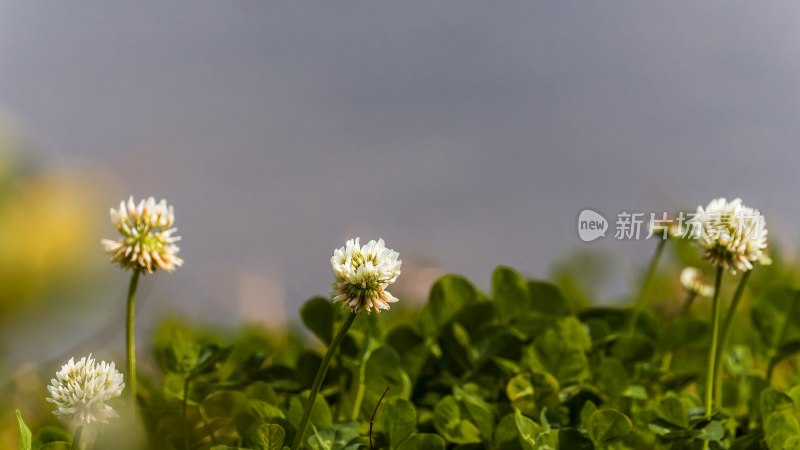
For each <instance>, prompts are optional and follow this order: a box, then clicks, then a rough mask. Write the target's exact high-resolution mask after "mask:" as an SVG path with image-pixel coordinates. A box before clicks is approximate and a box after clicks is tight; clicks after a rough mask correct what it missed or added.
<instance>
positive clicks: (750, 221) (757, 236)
mask: <svg viewBox="0 0 800 450" xmlns="http://www.w3.org/2000/svg"><path fill="white" fill-rule="evenodd" d="M696 218H697V225H698V226H699V227H698V230H697V238H698V245H699V246H700V247H701V248H702V249H703V257H704V258H705V259H707V260H708V261H710V262H711V263H712V264H714V265H715V266H718V267H722V268H725V269H730V270H731V271H733V272H734V273H735V272H736V271H737V270H741V271H744V272H746V271H748V270H751V269H752V268H753V263H755V262H759V263H762V264H769V262H770V259H769V256H767V253H766V252H767V228H766V219H765V218H764V216H763V215H761V213H760V212H759V211H758V210H757V209H753V208H750V207H747V206H745V205H743V204H742V201H741V200H740V199H738V198H737V199H735V200H733V201H730V202H728V201H726V200H725V199H724V198H718V199H715V200H712V201H711V203H709V204H708V206H706V207H705V208H703V207H702V206H698V207H697V216H696Z"/></svg>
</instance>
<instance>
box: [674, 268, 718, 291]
mask: <svg viewBox="0 0 800 450" xmlns="http://www.w3.org/2000/svg"><path fill="white" fill-rule="evenodd" d="M681 285H682V286H683V288H684V289H686V291H688V292H690V293H692V294H694V295H699V296H701V297H711V296H712V295H714V287H713V286H711V285H710V284H708V283H706V280H705V278H703V273H702V272H700V270H698V269H696V268H694V267H686V268H684V269H683V270H682V271H681Z"/></svg>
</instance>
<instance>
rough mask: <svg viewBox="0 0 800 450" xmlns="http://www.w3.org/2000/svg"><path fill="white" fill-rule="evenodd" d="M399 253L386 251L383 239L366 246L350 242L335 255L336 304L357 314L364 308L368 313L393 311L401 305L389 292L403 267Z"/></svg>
mask: <svg viewBox="0 0 800 450" xmlns="http://www.w3.org/2000/svg"><path fill="white" fill-rule="evenodd" d="M399 256H400V254H399V253H397V252H396V251H394V250H392V249H390V248H386V245H385V244H384V242H383V239H379V240H378V241H374V240H373V241H369V242H367V243H366V244H364V245H363V246H361V245H360V243H359V238H355V239H350V240H349V241H347V243H346V244H345V246H344V247H341V248H339V249H337V250H335V251H334V252H333V256H331V267H332V268H333V274H334V275H335V277H336V280H335V281H334V283H333V301H334V302H341V303H342V306H343V307H350V308H351V309H352V310H353V311H354V312H358V311H360V310H361V309H362V308H363V309H366V310H367V313H370V312H371V311H375V312H376V313H378V314H380V312H381V310H383V309H389V303H394V302H396V301H397V298H395V297H394V296H393V295H392V294H391V293H389V291H387V290H386V288H387V287H388V286H389V285H390V284H392V283H394V282H395V280H397V277H398V276H399V275H400V265H401V264H402V263H403V262H402V261H400V259H398V257H399Z"/></svg>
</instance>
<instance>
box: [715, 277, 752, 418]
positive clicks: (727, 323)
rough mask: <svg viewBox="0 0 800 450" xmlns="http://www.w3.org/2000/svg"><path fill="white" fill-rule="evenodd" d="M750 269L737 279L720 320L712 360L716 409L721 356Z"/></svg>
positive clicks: (718, 404)
mask: <svg viewBox="0 0 800 450" xmlns="http://www.w3.org/2000/svg"><path fill="white" fill-rule="evenodd" d="M751 272H752V270H748V271H747V272H745V273H743V274H742V279H741V280H739V285H738V286H737V287H736V292H734V293H733V300H731V306H729V307H728V312H727V313H725V320H724V321H723V322H722V331H721V334H720V340H719V349H717V357H716V360H715V361H714V362H715V364H716V366H715V367H714V391H715V392H716V396H715V398H716V403H715V404H716V406H717V408H718V409H720V408H722V395H723V392H722V358H723V356H724V355H725V350H726V349H727V347H728V341H730V339H731V327H732V326H733V319H734V316H735V315H736V308H737V307H738V306H739V301H741V299H742V294H744V286H745V284H747V280H748V279H749V278H750V273H751Z"/></svg>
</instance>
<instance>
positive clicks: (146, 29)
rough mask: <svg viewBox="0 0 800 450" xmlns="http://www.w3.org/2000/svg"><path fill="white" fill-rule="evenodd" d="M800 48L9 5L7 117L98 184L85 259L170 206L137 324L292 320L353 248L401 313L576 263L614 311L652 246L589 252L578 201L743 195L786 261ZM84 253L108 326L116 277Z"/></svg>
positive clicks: (433, 6)
mask: <svg viewBox="0 0 800 450" xmlns="http://www.w3.org/2000/svg"><path fill="white" fill-rule="evenodd" d="M798 43H800V4H798V3H796V2H789V1H785V2H782V1H772V2H744V1H711V2H692V1H670V2H642V1H640V0H636V1H633V0H632V1H604V2H590V1H547V2H542V1H526V2H516V1H511V2H505V1H502V2H494V1H493V2H477V1H464V0H458V1H455V0H452V1H435V2H430V1H410V0H404V1H397V2H352V1H341V2H322V1H317V2H272V1H219V0H216V1H193V2H134V1H129V2H107V1H92V2H87V1H81V2H30V1H3V2H2V3H0V108H2V109H3V110H4V111H5V116H6V117H8V118H11V120H13V121H14V123H16V124H17V125H16V126H17V129H18V130H22V131H21V132H22V133H24V134H25V135H26V136H27V138H28V139H29V140H30V141H31V142H33V143H34V144H35V145H34V146H33V147H31V148H32V150H30V151H31V152H32V153H35V159H36V160H37V161H38V162H39V164H41V165H42V166H44V167H45V168H46V169H48V170H78V171H89V172H91V173H100V174H102V182H101V183H100V184H101V187H100V188H99V189H98V193H99V195H100V197H101V199H102V201H101V202H100V203H101V206H102V207H98V208H96V209H94V210H96V211H97V213H96V217H90V218H89V219H90V220H91V221H92V222H96V223H99V224H102V225H103V226H102V227H100V228H101V229H102V236H97V239H98V240H99V239H100V238H101V237H103V236H108V237H110V236H113V229H112V228H111V226H110V224H109V223H108V218H107V207H110V206H112V205H114V204H115V203H117V202H118V200H119V199H120V198H126V197H127V196H128V194H131V193H132V194H134V195H135V196H137V197H141V196H146V195H155V196H157V197H166V198H167V199H169V201H170V202H171V203H172V204H174V205H175V208H176V214H177V226H178V228H179V231H180V233H179V234H181V235H182V236H183V242H182V246H181V247H182V253H181V255H182V256H183V257H184V259H185V260H186V264H185V266H184V267H183V268H181V269H180V270H179V271H177V272H176V273H175V274H173V275H158V276H157V277H154V278H153V277H150V278H148V280H146V282H145V286H144V287H143V289H144V292H145V296H149V297H151V298H149V299H148V300H147V301H148V303H147V305H148V306H147V308H150V309H149V310H148V311H149V312H143V314H144V315H145V316H144V317H145V319H143V320H145V322H147V321H148V320H150V321H152V320H154V319H153V317H154V316H156V315H158V314H162V313H165V312H170V311H179V312H183V313H187V314H190V315H191V316H192V317H196V318H198V319H201V320H212V321H218V322H220V323H235V322H236V321H239V320H242V319H244V320H249V321H255V322H263V323H279V322H282V321H284V320H286V319H288V320H297V319H296V317H297V315H296V310H297V307H298V306H299V305H300V304H301V302H302V301H303V300H305V299H306V298H308V297H310V296H312V295H315V294H324V293H326V292H327V291H328V288H329V283H330V280H331V275H330V266H329V263H328V258H329V257H330V255H331V253H332V250H333V249H334V247H338V246H340V245H342V244H343V243H344V241H345V240H346V239H347V238H349V237H351V236H361V237H362V239H369V238H373V237H383V238H384V239H385V240H386V242H387V244H388V246H390V247H392V248H394V249H396V250H398V251H399V252H400V253H401V256H402V258H403V260H404V261H405V264H404V269H406V271H405V273H406V274H407V275H404V277H401V279H400V281H399V283H398V284H399V286H398V287H397V288H398V290H400V291H401V292H403V293H406V294H407V295H408V296H412V297H413V296H418V295H421V294H420V293H424V292H425V291H426V290H427V289H428V287H429V285H430V282H431V281H432V280H433V279H434V278H435V277H436V276H437V275H438V274H439V273H442V272H457V273H462V274H465V275H467V276H469V277H471V278H472V279H474V280H475V281H476V282H477V284H478V285H479V286H480V287H481V288H488V284H489V279H490V274H491V270H492V268H493V267H494V266H496V265H497V264H501V263H502V264H509V265H512V266H514V267H517V268H518V269H519V270H521V271H522V272H523V273H525V274H527V275H531V276H538V277H546V276H547V275H548V270H549V268H550V267H551V266H552V264H553V263H556V262H558V261H559V260H562V259H563V258H564V257H565V255H566V254H567V253H568V252H570V251H572V250H575V249H587V248H588V249H593V250H598V251H601V252H607V253H608V254H609V255H611V257H610V259H609V261H610V263H609V265H612V264H613V270H612V273H613V274H614V276H615V277H616V278H615V279H616V280H617V282H611V283H610V284H611V285H612V287H611V288H610V289H608V290H607V291H606V293H605V294H604V295H605V296H607V297H608V298H615V297H619V296H621V295H624V292H625V289H626V288H627V283H628V282H629V281H630V280H631V279H632V277H633V276H635V275H636V270H637V269H639V268H640V267H641V266H642V265H644V263H645V261H646V259H647V258H648V256H649V254H650V252H651V251H652V248H653V244H652V242H647V241H644V240H642V241H633V242H618V241H616V240H614V239H613V238H608V237H607V238H606V239H603V240H600V241H598V242H595V243H592V244H584V243H581V242H580V241H579V240H578V238H577V234H576V224H575V221H576V218H577V215H578V213H579V212H580V210H581V209H582V208H584V207H592V208H593V209H596V210H598V211H600V212H603V213H604V214H605V215H606V217H609V218H612V219H613V216H614V215H615V214H616V213H617V212H618V211H622V210H626V211H644V212H650V211H654V212H661V211H674V210H676V209H679V208H684V209H694V208H695V207H696V206H697V205H698V204H699V203H703V204H705V203H706V202H707V201H708V200H710V199H711V198H713V197H716V196H728V197H737V196H739V197H742V198H743V199H744V200H745V202H746V203H748V204H751V205H753V206H756V207H758V208H760V209H761V210H762V212H763V213H764V214H765V215H766V216H767V219H768V225H769V228H770V232H771V236H772V237H773V238H775V237H776V236H777V237H780V240H781V242H782V243H783V244H785V245H788V246H789V247H788V248H789V251H787V252H786V253H791V254H794V250H793V249H794V248H795V246H796V243H797V238H798V234H797V228H796V227H794V226H792V225H793V224H794V223H796V221H797V220H800V209H798V208H797V207H796V203H797V201H796V198H797V197H796V196H797V189H798V162H800V153H798V142H800V126H799V125H800V123H798V121H799V120H800V81H798V80H800V52H798ZM612 234H613V232H612V233H611V234H609V236H611V235H612ZM775 242H776V241H774V240H773V243H775ZM92 255H93V256H92V258H94V259H95V261H94V263H97V264H100V265H102V267H103V268H104V269H103V270H105V271H106V272H105V275H104V277H103V279H105V280H109V281H108V285H103V286H102V287H101V288H100V287H99V288H97V289H96V290H94V291H93V295H95V296H97V297H104V298H105V302H99V303H90V304H91V305H95V306H93V307H92V308H91V314H93V315H94V316H96V317H100V318H102V317H104V316H105V315H111V314H115V312H114V311H116V309H115V308H117V309H118V308H119V307H120V306H121V303H120V302H121V301H122V297H123V291H124V288H125V285H124V283H126V281H127V278H126V274H124V273H121V272H120V271H119V270H116V269H115V268H112V267H108V266H105V265H103V264H104V262H105V259H106V256H105V255H103V254H102V252H101V251H100V246H99V244H98V245H97V251H96V252H94V253H92ZM403 283H405V284H403ZM614 286H618V287H619V288H618V289H617V288H614ZM97 305H100V306H97ZM148 317H149V318H148ZM77 323H80V322H79V321H76V324H77ZM84 328H86V327H85V325H84V326H78V325H75V333H76V334H75V336H76V337H75V340H78V337H79V336H80V335H81V333H83V332H84V331H83V329H84ZM89 328H91V327H89ZM87 332H88V331H87ZM32 339H39V340H40V341H42V340H46V339H47V337H46V336H45V337H35V336H34V337H32ZM45 344H46V343H42V342H38V344H37V345H39V346H40V347H47V345H45ZM53 345H55V344H53Z"/></svg>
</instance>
